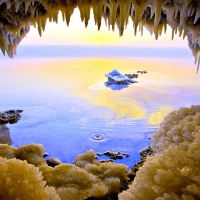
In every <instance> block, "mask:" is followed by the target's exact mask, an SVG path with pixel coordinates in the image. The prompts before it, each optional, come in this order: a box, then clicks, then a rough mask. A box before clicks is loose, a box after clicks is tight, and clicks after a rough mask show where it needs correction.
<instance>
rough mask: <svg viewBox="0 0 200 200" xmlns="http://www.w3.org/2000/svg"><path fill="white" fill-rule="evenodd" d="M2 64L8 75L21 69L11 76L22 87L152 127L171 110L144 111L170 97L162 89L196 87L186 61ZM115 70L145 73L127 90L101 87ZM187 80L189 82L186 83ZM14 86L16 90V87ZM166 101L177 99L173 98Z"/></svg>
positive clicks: (199, 82) (195, 77)
mask: <svg viewBox="0 0 200 200" xmlns="http://www.w3.org/2000/svg"><path fill="white" fill-rule="evenodd" d="M6 62H7V65H9V68H8V66H6ZM3 63H4V65H5V70H8V71H7V72H8V74H11V73H16V72H15V71H16V70H12V67H11V66H13V67H17V68H18V67H19V68H20V69H21V70H20V74H16V75H15V76H14V77H17V76H22V77H23V78H21V79H23V82H22V83H18V84H22V85H20V87H22V88H23V87H24V82H26V85H27V87H30V88H31V87H33V86H36V85H38V87H40V88H41V89H42V88H44V87H47V88H49V90H52V91H54V92H56V91H61V92H62V93H63V94H65V93H66V96H71V97H78V98H83V99H86V100H87V101H88V102H89V103H90V104H92V105H98V106H103V107H106V108H108V109H110V110H111V111H114V114H112V115H111V114H110V112H108V113H103V114H102V116H101V117H103V118H106V119H108V118H112V119H113V118H115V119H117V118H122V117H125V116H128V117H131V118H133V119H145V118H146V117H148V121H149V123H150V124H153V125H154V124H158V123H160V122H161V121H162V120H163V117H164V116H166V115H167V113H168V112H170V111H171V110H173V108H172V107H169V106H168V105H165V104H160V105H157V104H156V105H152V107H153V109H149V108H148V106H150V105H151V104H152V102H155V101H157V100H159V98H160V100H163V98H164V99H168V98H171V97H168V96H167V95H166V94H165V93H163V92H162V91H163V87H167V88H169V90H170V89H172V90H173V88H174V86H176V85H178V86H185V85H188V86H189V87H196V86H198V85H200V80H199V78H198V77H199V76H198V74H196V73H195V66H194V65H193V64H191V63H190V62H189V61H187V60H185V61H180V62H178V61H174V60H165V62H163V60H157V61H155V60H149V59H147V60H145V59H143V60H142V59H117V58H116V59H103V58H82V59H80V58H79V59H48V60H44V59H35V60H31V63H30V62H28V63H29V66H28V67H27V65H26V64H27V60H18V62H14V61H13V60H5V61H4V62H3ZM16 63H17V64H18V66H16ZM55 66H56V67H55ZM80 66H81V67H80ZM2 67H3V66H2ZM115 68H116V69H118V70H119V71H120V72H121V73H122V74H125V73H135V72H136V71H137V70H144V69H145V70H147V72H148V73H147V74H146V75H139V78H138V80H137V81H138V83H137V84H133V85H131V86H130V87H129V88H128V89H124V90H120V91H112V90H111V89H110V88H106V87H105V85H104V82H105V81H106V80H107V79H106V77H105V76H104V75H105V74H106V73H109V72H110V71H111V70H113V69H115ZM179 69H180V70H179ZM188 69H189V70H188ZM22 71H23V73H22ZM188 79H189V80H190V82H188V81H187V80H188ZM13 81H14V80H13ZM15 85H16V87H18V88H19V85H18V86H17V84H15ZM158 91H159V92H158ZM165 91H166V90H165ZM143 94H146V95H143ZM155 98H156V99H155ZM188 98H190V97H188ZM170 101H173V102H177V101H178V100H177V99H176V97H175V96H174V97H173V100H170ZM112 113H113V112H112Z"/></svg>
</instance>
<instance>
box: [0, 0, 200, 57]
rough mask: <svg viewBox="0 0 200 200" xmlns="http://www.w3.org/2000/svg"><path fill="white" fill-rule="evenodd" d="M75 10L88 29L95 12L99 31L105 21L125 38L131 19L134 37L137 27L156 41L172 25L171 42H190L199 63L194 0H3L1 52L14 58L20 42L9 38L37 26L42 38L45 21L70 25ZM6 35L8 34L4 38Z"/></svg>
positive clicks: (198, 4)
mask: <svg viewBox="0 0 200 200" xmlns="http://www.w3.org/2000/svg"><path fill="white" fill-rule="evenodd" d="M76 7H78V9H79V11H80V18H81V20H82V21H83V22H84V23H85V26H86V27H87V25H88V23H89V18H90V11H91V9H92V10H93V15H94V21H95V24H96V25H97V29H98V30H100V27H101V23H102V18H104V20H105V22H106V24H107V26H108V29H109V30H110V29H112V30H113V31H114V28H115V26H117V27H118V29H119V35H120V36H122V35H123V31H124V29H125V27H126V25H127V23H128V20H129V18H131V19H132V21H133V28H134V33H135V35H136V33H137V31H138V28H137V27H139V31H140V32H141V34H142V32H143V28H144V27H145V28H146V29H147V30H149V31H150V33H151V34H154V35H155V38H156V39H157V38H158V37H159V36H160V35H161V34H162V33H163V32H166V29H167V25H169V26H170V27H171V28H172V39H173V37H174V34H177V33H179V36H183V38H184V37H186V36H187V37H189V38H190V48H191V46H192V48H191V49H192V52H193V55H194V56H195V58H196V60H198V59H199V57H198V52H199V46H200V45H198V44H200V35H199V29H200V27H199V25H198V24H199V22H200V20H199V17H200V1H194V0H185V1H183V0H174V1H171V0H129V1H126V0H109V1H107V0H66V1H63V0H52V1H46V0H40V1H35V0H0V9H1V13H0V21H1V24H0V28H1V30H3V32H4V34H3V35H2V34H1V49H2V51H3V52H4V53H5V52H7V53H8V51H9V53H8V55H9V56H10V57H12V56H13V54H15V51H16V48H17V45H18V42H14V43H12V39H10V38H12V37H15V38H17V37H18V38H22V37H21V30H22V29H23V28H25V27H28V26H29V25H33V26H35V27H36V26H37V28H38V32H39V34H40V35H42V32H43V31H44V30H45V26H46V21H47V20H49V21H51V22H56V23H57V21H58V14H59V12H61V13H62V16H63V20H64V21H66V24H67V25H69V23H70V17H71V15H72V14H73V11H74V9H75V8H76ZM5 31H7V33H9V34H5ZM22 33H23V31H22ZM188 34H189V35H190V36H188ZM11 35H12V37H11ZM18 41H20V40H18ZM9 49H10V50H9Z"/></svg>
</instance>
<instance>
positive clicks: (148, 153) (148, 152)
mask: <svg viewBox="0 0 200 200" xmlns="http://www.w3.org/2000/svg"><path fill="white" fill-rule="evenodd" d="M152 154H153V150H152V148H151V147H150V146H148V147H145V148H144V149H142V150H141V151H140V161H139V162H137V163H136V164H135V165H134V166H133V167H132V168H131V169H130V170H129V172H128V173H127V176H128V177H129V178H130V180H129V182H132V181H133V180H134V178H135V176H136V173H137V171H138V170H139V168H140V167H142V165H143V164H144V162H145V161H146V159H147V157H148V156H151V155H152Z"/></svg>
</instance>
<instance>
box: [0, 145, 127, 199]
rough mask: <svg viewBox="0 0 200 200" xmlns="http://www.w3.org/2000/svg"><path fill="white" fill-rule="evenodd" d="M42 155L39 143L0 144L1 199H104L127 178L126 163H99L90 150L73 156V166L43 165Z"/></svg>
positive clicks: (42, 151) (117, 191)
mask: <svg viewBox="0 0 200 200" xmlns="http://www.w3.org/2000/svg"><path fill="white" fill-rule="evenodd" d="M43 154H44V148H43V146H42V145H39V144H29V145H25V146H22V147H20V148H14V147H12V146H9V145H7V144H0V171H1V173H0V179H1V180H0V197H1V199H2V198H3V199H17V198H19V199H22V200H25V199H45V200H46V199H49V200H50V199H54V200H56V199H63V200H66V199H67V200H74V199H76V200H83V199H87V198H89V197H96V198H106V197H107V196H109V195H111V194H118V193H119V192H120V188H121V187H123V185H124V184H126V182H127V180H128V177H127V176H126V170H127V166H125V165H121V164H114V163H101V162H99V161H97V160H96V159H95V152H94V151H93V150H89V151H87V152H85V153H84V154H81V155H79V156H77V158H76V159H75V165H71V164H63V163H61V164H59V165H57V166H55V167H54V168H53V167H49V166H48V165H47V163H46V162H45V161H44V159H43ZM21 160H23V162H22V161H21ZM39 171H40V172H39ZM18 176H20V177H18ZM44 181H45V182H46V184H45V182H44ZM29 193H30V194H29Z"/></svg>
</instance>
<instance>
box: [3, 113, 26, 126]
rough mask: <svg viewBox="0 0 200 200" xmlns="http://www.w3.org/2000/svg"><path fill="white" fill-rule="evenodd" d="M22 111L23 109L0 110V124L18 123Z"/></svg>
mask: <svg viewBox="0 0 200 200" xmlns="http://www.w3.org/2000/svg"><path fill="white" fill-rule="evenodd" d="M21 112H23V110H9V111H5V112H3V113H2V112H0V124H7V123H9V124H14V123H17V122H18V120H19V119H20V118H21V115H20V113H21Z"/></svg>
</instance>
